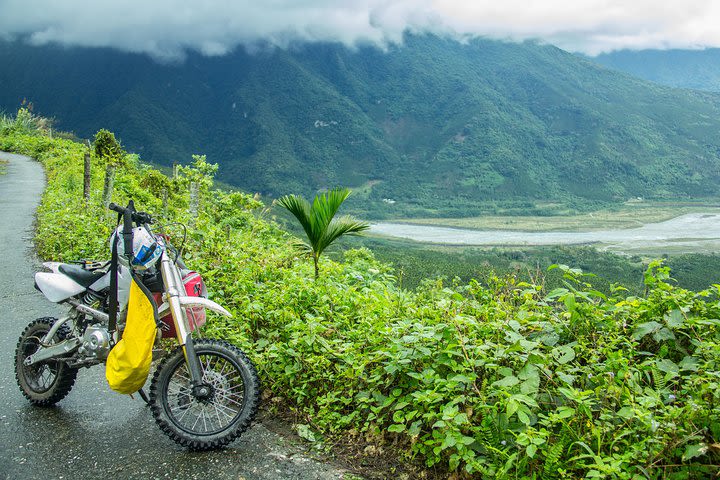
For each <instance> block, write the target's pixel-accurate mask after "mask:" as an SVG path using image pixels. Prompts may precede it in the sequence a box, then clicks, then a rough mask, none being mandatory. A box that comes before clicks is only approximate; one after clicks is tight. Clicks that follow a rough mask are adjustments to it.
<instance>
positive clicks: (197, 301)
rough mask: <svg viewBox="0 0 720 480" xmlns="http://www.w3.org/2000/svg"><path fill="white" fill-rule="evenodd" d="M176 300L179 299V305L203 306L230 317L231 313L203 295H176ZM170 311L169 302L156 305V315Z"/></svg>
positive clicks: (161, 315)
mask: <svg viewBox="0 0 720 480" xmlns="http://www.w3.org/2000/svg"><path fill="white" fill-rule="evenodd" d="M178 300H180V306H181V307H205V308H209V309H210V310H212V311H214V312H218V313H219V314H221V315H225V316H226V317H232V314H231V313H230V312H228V311H227V310H225V309H224V308H223V307H221V306H220V305H218V304H217V303H215V302H213V301H212V300H208V299H207V298H203V297H186V296H183V297H178ZM169 311H170V304H169V303H167V302H166V303H163V304H162V305H160V306H159V307H158V316H160V317H164V316H165V315H167V313H168V312H169Z"/></svg>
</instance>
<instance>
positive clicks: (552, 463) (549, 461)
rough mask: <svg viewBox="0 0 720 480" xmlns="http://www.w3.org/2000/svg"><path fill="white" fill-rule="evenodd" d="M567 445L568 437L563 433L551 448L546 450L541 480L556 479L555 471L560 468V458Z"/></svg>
mask: <svg viewBox="0 0 720 480" xmlns="http://www.w3.org/2000/svg"><path fill="white" fill-rule="evenodd" d="M567 443H568V436H567V434H566V433H563V434H562V435H561V436H560V437H559V438H558V439H557V441H556V442H555V444H553V446H552V447H550V448H549V449H548V450H547V454H546V456H545V466H544V467H543V476H542V478H547V479H553V478H558V476H557V473H558V472H557V471H558V467H559V466H560V458H561V457H562V454H563V452H564V451H565V446H566V445H567Z"/></svg>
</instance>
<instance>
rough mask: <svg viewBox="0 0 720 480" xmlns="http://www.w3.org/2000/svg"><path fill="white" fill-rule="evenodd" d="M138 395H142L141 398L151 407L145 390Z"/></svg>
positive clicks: (141, 390)
mask: <svg viewBox="0 0 720 480" xmlns="http://www.w3.org/2000/svg"><path fill="white" fill-rule="evenodd" d="M138 393H139V394H140V398H142V399H143V401H144V402H145V403H147V404H148V405H150V399H149V398H148V397H147V395H146V394H145V390H143V389H142V388H141V389H140V390H138Z"/></svg>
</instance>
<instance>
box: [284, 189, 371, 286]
mask: <svg viewBox="0 0 720 480" xmlns="http://www.w3.org/2000/svg"><path fill="white" fill-rule="evenodd" d="M349 195H350V190H349V189H347V188H335V189H333V190H330V191H329V192H327V193H322V194H319V195H315V199H314V200H313V203H312V205H310V202H308V201H307V200H305V199H304V198H303V197H301V196H299V195H285V196H284V197H280V198H279V199H278V200H277V203H278V204H279V205H281V206H282V207H284V208H286V209H288V210H289V211H290V213H292V214H293V215H294V216H295V218H297V220H298V222H300V225H302V227H303V229H304V230H305V233H306V234H307V237H308V243H305V242H302V243H301V246H302V248H303V250H305V251H306V252H307V253H308V254H309V255H310V256H312V259H313V263H314V264H315V279H316V280H317V278H318V277H319V276H320V267H319V263H318V260H319V259H320V255H321V254H322V253H323V251H325V249H326V248H327V247H329V246H330V244H331V243H333V242H334V241H335V240H337V239H338V238H340V237H342V236H343V235H353V234H358V233H360V232H362V231H363V230H367V229H368V228H370V225H369V224H368V223H367V222H363V221H360V220H357V219H356V218H354V217H351V216H349V215H343V216H341V217H338V218H334V217H335V213H337V211H338V209H339V208H340V205H342V203H343V202H344V201H345V199H346V198H347V197H348V196H349Z"/></svg>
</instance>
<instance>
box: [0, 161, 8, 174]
mask: <svg viewBox="0 0 720 480" xmlns="http://www.w3.org/2000/svg"><path fill="white" fill-rule="evenodd" d="M8 163H10V162H8V161H7V160H2V159H0V175H5V174H6V173H7V165H8Z"/></svg>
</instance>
